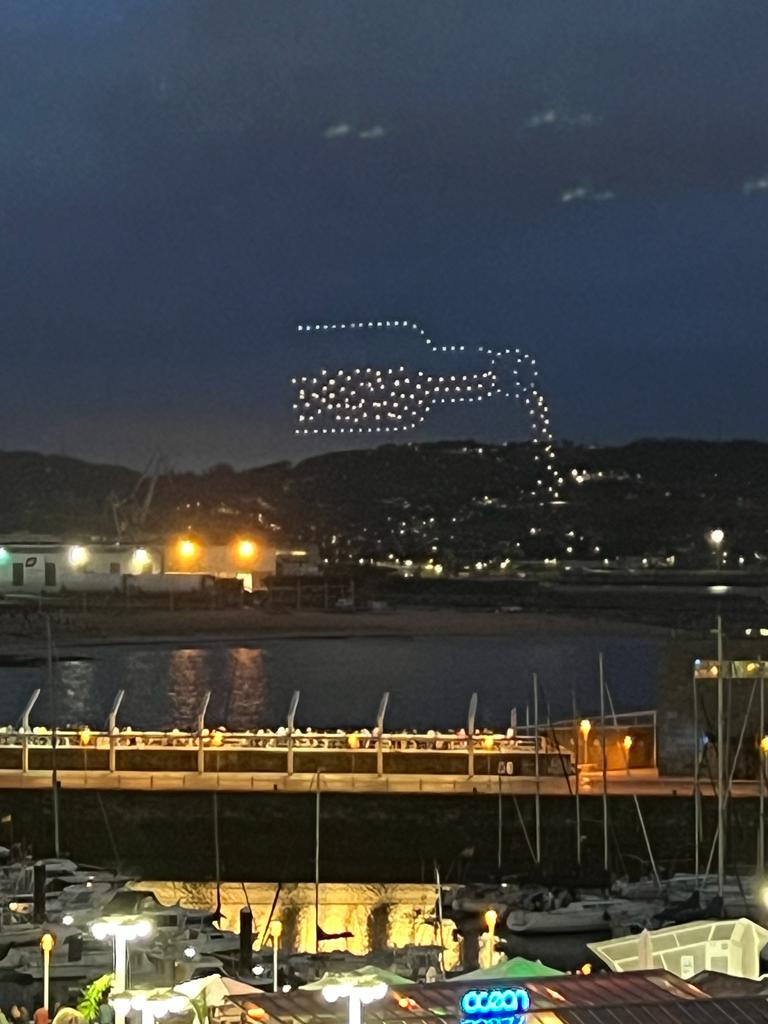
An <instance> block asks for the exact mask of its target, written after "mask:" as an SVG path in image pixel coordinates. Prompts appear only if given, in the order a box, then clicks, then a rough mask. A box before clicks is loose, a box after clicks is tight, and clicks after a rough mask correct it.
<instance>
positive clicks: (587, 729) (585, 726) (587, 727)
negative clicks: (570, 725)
mask: <svg viewBox="0 0 768 1024" xmlns="http://www.w3.org/2000/svg"><path fill="white" fill-rule="evenodd" d="M579 732H580V733H581V739H582V742H583V744H584V756H583V757H582V764H586V763H587V743H588V742H589V734H590V733H591V732H592V723H591V722H590V720H589V719H588V718H582V720H581V721H580V722H579Z"/></svg>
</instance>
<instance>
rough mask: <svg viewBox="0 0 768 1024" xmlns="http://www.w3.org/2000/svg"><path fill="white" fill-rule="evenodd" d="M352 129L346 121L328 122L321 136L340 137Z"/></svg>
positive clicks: (327, 137)
mask: <svg viewBox="0 0 768 1024" xmlns="http://www.w3.org/2000/svg"><path fill="white" fill-rule="evenodd" d="M351 131H352V125H351V124H347V122H346V121H339V122H338V124H330V125H328V127H327V128H326V129H325V131H324V132H323V137H324V138H326V139H341V138H343V137H344V136H345V135H349V134H350V133H351Z"/></svg>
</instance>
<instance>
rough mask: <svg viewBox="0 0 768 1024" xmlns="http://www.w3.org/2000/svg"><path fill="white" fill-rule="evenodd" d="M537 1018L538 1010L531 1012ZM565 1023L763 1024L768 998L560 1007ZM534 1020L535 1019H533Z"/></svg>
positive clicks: (684, 1000) (767, 1013) (682, 1000)
mask: <svg viewBox="0 0 768 1024" xmlns="http://www.w3.org/2000/svg"><path fill="white" fill-rule="evenodd" d="M529 1016H530V1017H532V1018H533V1021H535V1020H536V1014H535V1012H534V1013H531V1014H530V1015H529ZM557 1016H558V1018H559V1019H560V1020H561V1021H562V1022H563V1024H648V1022H649V1018H651V1019H652V1020H653V1024H725V1022H726V1021H728V1022H733V1024H761V1022H766V1021H768V999H766V998H765V997H764V996H758V997H757V998H754V997H747V998H744V999H702V1000H699V999H696V1000H690V999H680V1000H674V1001H670V1002H664V1003H625V1004H624V1005H622V1006H579V1007H568V1008H566V1009H562V1010H558V1011H557ZM531 1024H532V1022H531Z"/></svg>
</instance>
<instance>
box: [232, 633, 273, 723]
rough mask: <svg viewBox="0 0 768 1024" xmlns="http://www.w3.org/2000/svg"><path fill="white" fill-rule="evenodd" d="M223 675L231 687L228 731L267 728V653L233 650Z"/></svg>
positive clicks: (251, 649)
mask: <svg viewBox="0 0 768 1024" xmlns="http://www.w3.org/2000/svg"><path fill="white" fill-rule="evenodd" d="M226 654H227V659H226V668H225V671H224V672H223V673H222V676H223V682H224V683H225V685H226V686H227V687H228V693H227V695H226V708H225V709H224V717H223V721H224V722H225V723H226V726H227V728H228V729H235V730H241V729H242V730H245V729H253V728H254V727H255V726H259V725H262V724H264V723H263V720H262V715H263V712H264V708H265V705H266V699H267V679H266V674H265V669H264V652H263V651H262V650H261V649H260V648H253V647H231V648H229V650H227V652H226Z"/></svg>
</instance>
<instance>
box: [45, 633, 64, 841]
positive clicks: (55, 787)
mask: <svg viewBox="0 0 768 1024" xmlns="http://www.w3.org/2000/svg"><path fill="white" fill-rule="evenodd" d="M45 639H46V663H47V668H48V692H49V695H50V701H51V798H52V802H53V852H54V855H55V856H56V857H60V856H61V842H60V831H59V774H58V771H57V770H56V741H57V728H58V719H59V709H58V700H57V697H58V694H57V693H56V677H55V675H54V671H53V637H52V635H51V617H50V615H46V616H45Z"/></svg>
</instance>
